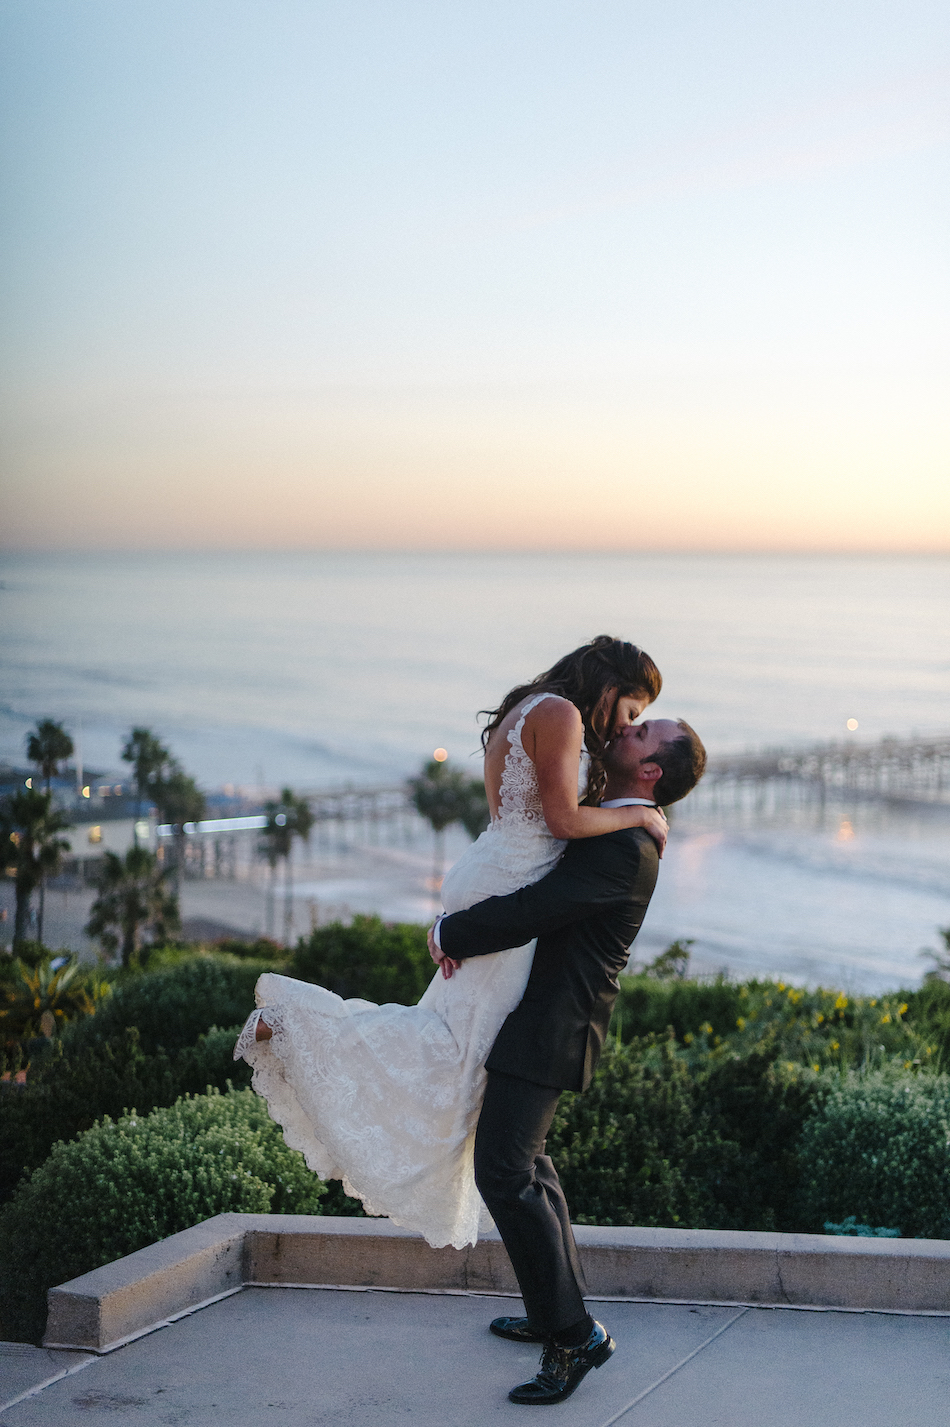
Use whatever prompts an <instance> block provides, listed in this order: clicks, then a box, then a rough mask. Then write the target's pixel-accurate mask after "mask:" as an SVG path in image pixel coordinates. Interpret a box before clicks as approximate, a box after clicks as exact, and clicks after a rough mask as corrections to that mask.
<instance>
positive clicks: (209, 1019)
mask: <svg viewBox="0 0 950 1427" xmlns="http://www.w3.org/2000/svg"><path fill="white" fill-rule="evenodd" d="M273 969H274V967H273V963H272V962H270V961H253V960H242V959H240V958H238V957H231V956H227V955H220V954H218V955H203V954H197V955H195V956H192V957H190V958H188V959H186V960H184V961H181V962H179V964H178V965H175V966H169V967H165V968H163V969H161V970H159V971H152V972H145V973H142V974H139V975H137V976H134V977H131V978H129V979H127V980H122V981H119V982H117V983H116V984H115V986H114V988H113V991H112V994H111V996H109V997H108V998H107V999H106V1000H105V1001H104V1002H103V1003H102V1005H101V1007H100V1008H99V1010H98V1011H97V1012H96V1014H95V1015H94V1016H87V1017H86V1018H85V1019H84V1020H81V1021H75V1022H73V1023H72V1024H71V1025H69V1026H67V1027H66V1029H65V1031H64V1032H63V1041H64V1044H65V1046H66V1047H67V1049H69V1050H78V1049H79V1048H80V1047H82V1046H86V1045H90V1044H92V1043H94V1042H102V1041H106V1040H109V1039H110V1038H111V1037H112V1036H114V1035H116V1034H118V1033H119V1032H121V1031H124V1030H126V1029H128V1027H130V1026H135V1027H136V1028H137V1030H138V1032H139V1037H140V1043H141V1046H142V1049H143V1051H144V1052H145V1053H146V1055H152V1054H153V1053H154V1052H155V1051H156V1050H157V1049H158V1048H159V1046H162V1047H163V1048H164V1049H165V1050H166V1051H178V1050H183V1049H184V1048H185V1046H189V1045H194V1043H195V1041H197V1039H198V1037H199V1036H200V1035H202V1034H203V1033H204V1032H205V1031H207V1030H209V1029H210V1028H211V1026H233V1025H238V1024H240V1023H241V1022H242V1021H244V1020H245V1019H246V1018H247V1016H248V1015H249V1014H250V1012H251V1011H252V1010H253V1009H254V984H255V982H256V981H257V978H258V977H259V976H260V975H261V973H262V972H264V971H272V970H273Z"/></svg>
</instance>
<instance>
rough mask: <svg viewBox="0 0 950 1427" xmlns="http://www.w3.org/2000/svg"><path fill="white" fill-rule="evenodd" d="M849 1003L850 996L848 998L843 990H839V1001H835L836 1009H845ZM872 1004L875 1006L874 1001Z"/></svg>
mask: <svg viewBox="0 0 950 1427" xmlns="http://www.w3.org/2000/svg"><path fill="white" fill-rule="evenodd" d="M847 1004H848V998H847V996H846V995H845V994H844V992H843V991H839V992H838V999H837V1001H836V1002H835V1010H836V1011H843V1010H844V1009H845V1007H846V1006H847ZM871 1004H872V1006H873V1004H874V1002H873V1001H872V1002H871Z"/></svg>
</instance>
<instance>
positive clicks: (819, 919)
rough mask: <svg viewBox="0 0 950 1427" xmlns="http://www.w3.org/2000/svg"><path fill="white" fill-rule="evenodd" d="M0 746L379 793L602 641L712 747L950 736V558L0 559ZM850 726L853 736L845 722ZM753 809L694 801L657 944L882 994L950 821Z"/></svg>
mask: <svg viewBox="0 0 950 1427" xmlns="http://www.w3.org/2000/svg"><path fill="white" fill-rule="evenodd" d="M0 582H2V588H0V612H2V620H0V667H2V671H3V695H2V701H0V758H4V759H6V760H8V761H10V762H12V763H14V764H22V763H23V762H24V739H25V737H26V734H27V732H28V730H29V728H30V727H31V726H32V725H33V724H34V723H35V722H36V720H37V719H38V718H55V719H61V720H63V721H64V722H65V724H66V726H67V728H68V729H69V730H70V732H71V733H72V735H73V737H74V739H76V740H77V742H79V743H80V744H81V748H82V756H83V760H84V763H85V765H86V767H90V768H91V767H96V768H100V769H103V770H107V771H110V772H116V773H120V772H122V771H123V770H124V768H125V765H123V764H122V763H121V759H120V756H119V754H120V748H121V743H122V740H123V738H124V736H125V735H126V734H127V732H128V730H129V729H130V728H131V727H132V726H133V724H145V725H147V726H149V727H151V728H153V729H154V730H155V731H156V732H157V733H158V734H159V735H160V737H161V738H162V739H163V740H164V741H165V742H166V743H167V744H169V745H170V747H171V748H172V750H173V751H174V753H175V754H176V755H177V756H178V757H179V758H180V759H181V761H182V762H183V764H184V765H185V767H186V768H187V770H188V771H189V772H190V773H192V774H194V775H195V776H196V777H197V778H198V780H199V782H201V783H202V784H203V785H205V786H206V787H208V788H209V789H210V788H217V787H221V786H223V785H232V786H234V787H242V786H243V787H248V788H261V787H264V788H268V787H275V786H279V785H281V784H284V783H289V784H291V785H292V786H295V787H300V788H318V787H325V788H329V787H334V786H341V785H344V784H346V783H352V784H356V785H372V784H376V785H380V784H385V783H391V782H395V781H399V780H401V779H403V778H405V777H406V776H407V775H409V774H411V773H413V772H415V771H416V770H417V769H418V768H419V766H420V764H421V763H422V762H423V760H424V759H426V758H427V757H429V756H431V752H432V750H433V749H434V748H435V747H437V746H442V747H445V748H446V749H448V751H449V754H450V756H451V758H452V759H453V760H454V761H455V762H457V763H460V764H462V765H463V766H469V767H470V768H471V770H472V772H473V773H474V772H477V771H479V768H480V765H479V759H478V748H479V744H478V732H479V725H478V720H477V717H476V715H477V712H478V710H479V709H484V708H490V707H492V706H494V705H496V704H497V703H498V702H499V701H500V700H501V698H502V697H503V696H504V694H505V693H506V691H507V690H508V689H509V688H510V687H511V686H512V685H514V684H515V683H519V682H523V681H525V680H526V679H529V678H531V677H532V676H533V675H535V674H537V673H539V672H540V671H541V670H542V669H544V668H546V667H548V666H549V665H550V664H551V663H553V662H554V660H555V659H556V658H558V657H559V656H560V655H561V654H563V653H565V652H567V651H568V650H569V649H571V648H573V647H575V646H576V645H577V644H579V643H581V642H582V641H583V640H585V639H587V638H590V637H591V636H592V635H594V634H598V633H602V632H607V633H612V634H614V633H615V634H619V635H622V636H623V637H625V638H629V639H632V640H634V641H635V642H637V643H639V644H641V645H642V646H643V647H644V648H645V649H647V650H648V651H649V653H650V654H651V655H652V656H653V658H654V659H655V660H656V662H657V664H658V665H659V667H660V669H661V670H662V672H663V676H664V689H663V693H662V695H661V697H660V699H659V700H658V701H657V704H656V705H654V707H653V709H652V710H651V713H654V712H655V713H656V714H657V715H661V716H676V717H684V718H686V719H687V720H688V721H689V722H690V723H691V724H692V725H693V726H694V727H695V728H696V729H697V730H698V732H699V733H700V735H701V736H702V737H703V738H704V740H705V742H706V744H707V747H708V748H709V750H710V752H711V753H712V754H716V753H720V752H728V751H733V750H737V749H742V748H754V747H763V746H771V747H775V746H786V745H788V746H802V745H804V744H808V743H811V742H826V741H829V740H832V739H844V738H849V737H853V738H854V739H855V740H857V741H859V742H864V741H875V740H877V739H878V738H880V737H882V736H883V735H886V734H890V735H898V736H903V735H908V734H911V733H918V734H930V733H943V732H946V731H948V730H950V619H948V611H950V557H945V556H927V555H921V556H907V555H900V556H884V555H880V556H860V555H827V556H826V555H754V554H746V555H708V554H703V555H688V554H684V555H658V554H643V555H618V554H605V555H593V554H591V555H564V554H557V553H555V554H504V553H501V554H491V555H475V554H444V555H440V554H423V555H412V554H372V553H369V554H350V553H344V552H326V553H317V554H313V553H301V552H291V553H286V554H272V553H267V554H261V553H247V554H226V553H220V552H218V553H214V552H212V553H206V554H202V553H194V552H190V553H179V554H155V553H151V554H148V553H146V554H137V555H132V554H112V555H106V554H88V553H86V554H30V553H15V554H13V553H9V552H8V553H5V554H0ZM849 719H851V720H856V721H857V725H858V726H857V729H856V730H855V731H854V732H853V733H849V732H848V731H847V722H848V720H849ZM848 825H849V829H850V832H849V835H848V836H847V837H846V838H844V837H842V836H841V835H840V834H841V831H842V829H841V826H840V823H836V822H835V821H834V818H833V816H832V815H831V814H830V813H829V814H827V815H826V817H825V820H824V821H823V822H821V821H818V820H817V819H816V820H812V821H811V822H807V821H806V822H804V823H803V822H802V821H801V820H799V821H797V822H795V821H793V820H789V821H788V822H787V823H786V824H782V823H779V824H774V823H773V824H769V825H765V824H762V825H750V824H748V823H747V822H742V823H740V822H739V821H738V820H735V821H733V822H730V820H729V817H728V816H727V815H722V814H720V815H718V816H717V818H716V819H710V818H709V817H706V816H703V817H700V816H698V814H693V813H691V812H690V808H689V803H688V802H687V803H686V804H684V805H683V808H682V810H681V814H680V816H679V818H678V819H677V826H675V827H674V835H673V838H672V839H671V845H670V850H669V853H668V856H667V859H666V861H665V863H664V867H663V870H662V876H661V882H660V888H659V890H658V892H657V896H656V898H655V899H654V905H653V906H652V907H651V912H650V917H649V918H648V921H647V924H646V926H645V928H644V933H643V936H642V938H641V942H640V943H638V946H640V947H641V949H646V948H649V947H650V946H658V944H659V943H661V942H663V941H664V940H665V939H672V938H673V937H675V936H680V937H693V938H694V940H695V947H694V951H695V953H696V955H697V956H698V957H699V958H700V959H701V960H702V961H703V963H704V964H705V965H707V966H712V967H723V968H725V969H727V970H730V971H732V972H735V973H736V974H739V973H740V972H742V971H743V968H745V969H747V970H748V971H749V973H750V974H751V973H752V971H754V972H755V973H756V974H761V973H762V972H763V971H767V970H768V969H769V968H772V969H773V970H774V971H775V972H776V974H782V975H786V976H789V977H793V978H794V977H797V978H798V979H800V980H807V981H811V982H814V981H816V980H821V979H830V980H834V981H836V982H839V983H840V982H842V981H843V980H844V981H847V982H848V984H850V985H852V986H853V988H854V989H856V990H857V989H861V988H862V987H868V988H872V989H885V988H886V986H889V985H898V984H901V982H902V981H903V982H905V984H906V982H907V980H908V978H911V979H913V980H917V979H919V977H920V974H921V970H922V963H921V961H920V959H919V955H918V953H919V950H920V948H921V947H923V946H926V945H934V944H935V928H936V926H938V925H946V924H947V923H950V820H948V819H947V817H946V816H945V815H943V814H941V813H935V814H933V815H930V814H928V813H926V812H925V813H921V814H918V813H913V812H906V813H898V812H897V811H894V810H891V811H890V812H887V811H885V810H883V809H881V808H876V807H875V806H873V805H870V804H868V805H865V806H864V807H863V808H862V809H859V810H857V811H856V812H853V813H852V814H851V815H850V821H849V824H848Z"/></svg>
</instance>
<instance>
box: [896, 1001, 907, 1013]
mask: <svg viewBox="0 0 950 1427" xmlns="http://www.w3.org/2000/svg"><path fill="white" fill-rule="evenodd" d="M906 1011H907V1002H906V1001H902V1002H901V1003H900V1005H899V1006H898V1008H897V1014H898V1015H899V1016H903V1015H904V1014H905V1012H906Z"/></svg>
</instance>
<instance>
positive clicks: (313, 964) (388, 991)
mask: <svg viewBox="0 0 950 1427" xmlns="http://www.w3.org/2000/svg"><path fill="white" fill-rule="evenodd" d="M289 974H290V975H291V976H296V977H297V978H298V980H300V981H313V982H315V983H316V984H317V985H319V986H325V987H326V988H327V990H328V991H335V992H336V994H337V995H338V996H342V997H343V998H344V999H349V998H350V997H353V996H358V997H361V998H362V999H363V1000H365V1001H375V1002H376V1004H377V1005H380V1006H382V1005H386V1004H387V1003H391V1002H398V1003H399V1004H400V1005H403V1006H414V1005H415V1004H416V1002H417V1001H418V999H419V997H420V996H421V995H422V993H423V991H424V990H425V989H426V987H427V986H428V984H429V982H430V981H431V980H432V977H433V975H434V974H435V967H434V966H433V964H432V958H431V957H430V956H429V952H428V948H427V946H426V929H425V927H421V926H416V925H415V924H414V923H412V922H383V921H381V920H380V918H379V917H375V916H373V917H362V916H360V917H354V918H353V921H352V923H351V925H349V926H346V925H344V923H343V922H331V923H330V924H329V925H328V926H325V927H318V928H316V929H315V930H314V931H313V932H311V934H310V936H308V937H302V938H301V939H300V941H299V942H298V943H297V948H296V951H295V952H294V955H293V959H292V961H291V964H290V970H289Z"/></svg>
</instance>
